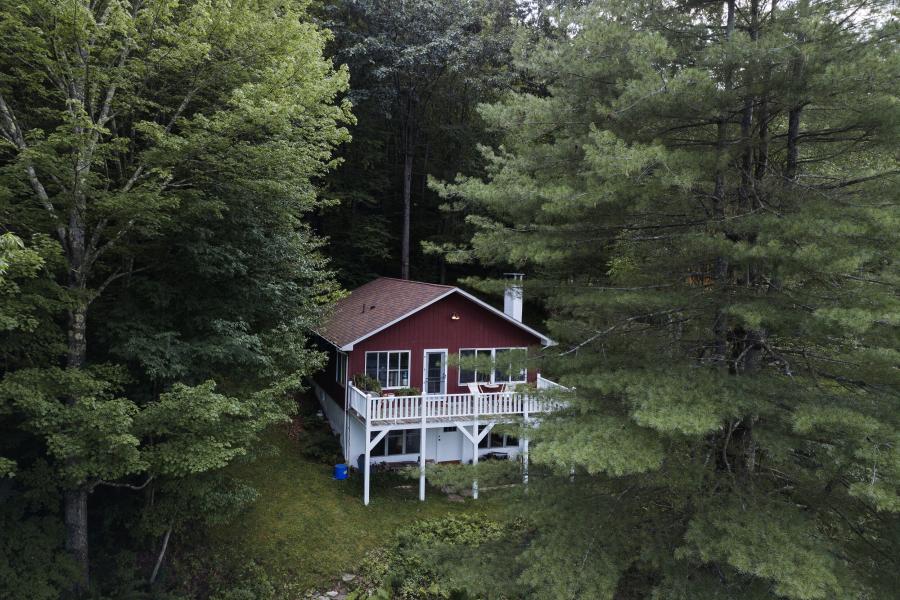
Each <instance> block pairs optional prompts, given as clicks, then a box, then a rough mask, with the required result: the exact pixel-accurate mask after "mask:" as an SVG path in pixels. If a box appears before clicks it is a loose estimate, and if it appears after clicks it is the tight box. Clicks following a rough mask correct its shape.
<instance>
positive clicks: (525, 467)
mask: <svg viewBox="0 0 900 600" xmlns="http://www.w3.org/2000/svg"><path fill="white" fill-rule="evenodd" d="M528 401H529V398H527V397H526V398H525V399H524V402H523V403H522V404H523V416H524V420H525V431H526V432H527V431H528V427H529V425H530V423H531V422H530V421H529V419H528ZM522 483H523V484H524V485H526V486H527V485H528V435H527V434H526V435H525V436H523V437H522Z"/></svg>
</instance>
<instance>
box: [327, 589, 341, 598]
mask: <svg viewBox="0 0 900 600" xmlns="http://www.w3.org/2000/svg"><path fill="white" fill-rule="evenodd" d="M325 595H326V596H328V597H329V598H335V597H336V596H337V595H338V593H337V592H336V591H334V590H331V591H330V592H325Z"/></svg>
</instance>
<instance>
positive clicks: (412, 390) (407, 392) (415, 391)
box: [393, 387, 422, 396]
mask: <svg viewBox="0 0 900 600" xmlns="http://www.w3.org/2000/svg"><path fill="white" fill-rule="evenodd" d="M393 392H394V395H395V396H421V395H422V390H420V389H419V388H417V387H405V388H400V389H398V390H393Z"/></svg>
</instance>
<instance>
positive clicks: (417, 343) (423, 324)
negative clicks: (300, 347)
mask: <svg viewBox="0 0 900 600" xmlns="http://www.w3.org/2000/svg"><path fill="white" fill-rule="evenodd" d="M453 313H456V314H458V315H459V316H460V319H459V320H458V321H454V320H452V319H451V318H450V315H451V314H453ZM538 345H540V340H539V339H538V338H537V337H535V336H533V335H531V334H530V333H528V332H526V331H523V330H522V329H520V328H518V327H516V326H515V325H513V324H512V323H510V322H508V321H506V320H504V319H503V318H501V317H499V316H497V315H495V314H493V313H491V312H490V311H488V310H486V309H484V308H482V307H481V306H478V305H477V304H475V303H474V302H472V301H471V300H468V299H466V298H465V297H464V296H462V295H460V294H451V295H450V296H448V297H447V298H444V299H443V300H439V301H437V302H435V303H434V304H432V305H431V306H429V307H427V308H425V309H423V310H421V311H419V312H417V313H416V314H414V315H412V316H410V317H407V318H406V319H404V320H402V321H400V322H399V323H396V324H395V325H393V326H391V327H388V328H387V329H385V330H384V331H381V332H379V333H376V334H375V335H373V336H372V337H370V338H368V339H366V340H364V341H362V342H360V343H358V344H356V345H354V347H353V351H352V352H350V353H349V354H350V361H349V365H348V374H349V376H350V377H352V376H353V375H354V374H356V373H363V372H365V369H366V365H365V361H366V352H373V351H385V350H409V351H410V354H411V355H410V359H411V360H410V373H409V377H410V384H411V385H412V386H414V387H417V388H419V389H422V369H423V361H424V352H425V350H426V349H429V350H441V349H444V348H446V349H447V350H448V352H449V355H450V356H451V357H452V356H454V355H458V354H459V349H460V348H510V347H528V346H538ZM332 376H333V372H332ZM536 378H537V368H536V366H534V365H529V368H528V381H530V382H532V383H533V382H535V381H536ZM458 382H459V374H458V373H457V369H456V368H455V367H454V366H453V365H450V366H449V367H448V369H447V392H448V393H450V394H456V393H466V392H468V391H469V390H468V388H466V387H460V386H459V383H458Z"/></svg>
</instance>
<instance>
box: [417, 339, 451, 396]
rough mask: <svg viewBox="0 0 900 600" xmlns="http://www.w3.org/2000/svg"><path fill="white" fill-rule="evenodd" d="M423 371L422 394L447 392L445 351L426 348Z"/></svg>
mask: <svg viewBox="0 0 900 600" xmlns="http://www.w3.org/2000/svg"><path fill="white" fill-rule="evenodd" d="M423 362H424V365H425V367H424V373H423V374H422V393H423V394H440V395H443V394H446V393H447V351H446V350H426V351H425V360H424V361H423Z"/></svg>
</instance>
